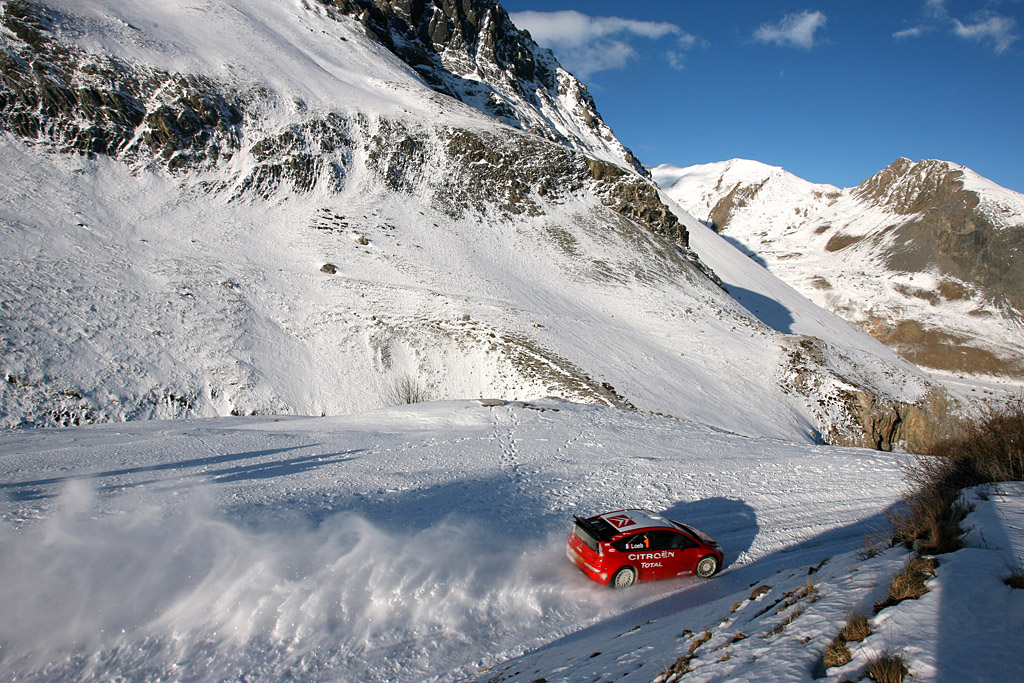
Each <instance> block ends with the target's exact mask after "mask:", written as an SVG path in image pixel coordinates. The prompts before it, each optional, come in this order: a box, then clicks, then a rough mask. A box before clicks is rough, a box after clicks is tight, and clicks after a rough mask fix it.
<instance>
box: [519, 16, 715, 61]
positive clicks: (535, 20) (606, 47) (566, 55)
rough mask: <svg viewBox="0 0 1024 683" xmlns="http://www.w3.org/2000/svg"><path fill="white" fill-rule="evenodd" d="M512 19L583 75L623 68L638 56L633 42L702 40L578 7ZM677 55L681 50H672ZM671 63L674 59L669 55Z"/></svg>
mask: <svg viewBox="0 0 1024 683" xmlns="http://www.w3.org/2000/svg"><path fill="white" fill-rule="evenodd" d="M509 16H510V17H511V18H512V22H513V23H514V24H515V25H516V26H518V27H519V28H522V29H526V30H527V31H529V32H530V35H531V36H533V39H534V40H536V41H537V42H538V43H539V44H541V45H543V46H545V47H549V48H551V49H552V50H554V51H555V53H556V54H557V55H558V59H559V61H560V62H561V63H562V64H563V65H564V66H565V67H566V68H568V69H569V70H570V71H572V72H573V73H575V74H576V75H577V76H579V77H581V78H588V77H589V76H590V75H592V74H594V73H596V72H598V71H604V70H607V69H620V68H623V67H625V66H626V64H628V63H629V62H630V61H631V60H632V59H635V58H636V57H637V51H636V49H635V48H634V47H633V44H632V42H631V41H633V40H636V39H646V40H660V39H662V38H668V37H671V38H674V39H675V40H676V42H677V43H678V45H679V47H680V48H681V49H684V50H685V49H690V48H693V47H695V46H698V45H701V44H702V43H703V41H702V40H701V39H700V38H698V37H696V36H694V35H691V34H689V33H687V32H686V31H684V30H683V29H681V28H679V27H678V26H676V25H675V24H671V23H669V22H665V21H638V20H636V19H623V18H620V17H591V16H589V15H586V14H583V13H581V12H577V11H575V10H562V11H557V12H536V11H528V12H512V13H510V14H509ZM673 54H676V55H677V56H678V53H673ZM670 64H671V58H670Z"/></svg>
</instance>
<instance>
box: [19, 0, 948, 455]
mask: <svg viewBox="0 0 1024 683" xmlns="http://www.w3.org/2000/svg"><path fill="white" fill-rule="evenodd" d="M374 7H375V8H376V9H374V8H371V7H370V6H369V5H368V4H367V3H360V2H339V3H322V2H317V3H309V2H302V1H301V0H296V1H294V2H284V3H280V2H270V1H269V0H260V1H257V2H245V3H242V2H236V1H234V0H218V1H216V2H214V1H211V2H207V3H204V4H200V5H196V4H194V3H183V2H182V3H178V2H171V3H163V4H161V5H160V6H158V7H150V6H146V7H142V6H139V5H138V4H137V3H132V2H127V1H126V0H125V1H120V0H106V1H103V0H87V1H80V0H75V1H74V2H71V1H70V0H66V1H65V0H52V1H48V2H46V3H29V2H20V1H19V2H6V3H3V5H2V8H3V10H2V11H3V15H2V22H0V23H2V26H3V29H2V35H3V45H4V48H3V59H2V60H0V71H2V74H3V80H2V88H3V90H2V91H0V122H2V127H3V139H2V145H0V162H2V163H3V165H4V167H5V168H6V169H8V170H9V174H8V177H9V179H10V180H9V182H7V183H5V184H4V186H3V188H2V189H0V192H2V193H3V194H2V202H0V225H2V228H3V230H4V234H5V241H6V242H7V243H8V244H9V245H10V247H9V248H7V249H5V251H4V253H3V255H2V256H0V258H2V259H3V277H2V279H0V287H2V288H3V303H4V309H3V334H4V337H3V343H4V353H3V368H2V370H3V373H4V378H5V381H4V382H3V383H0V415H2V419H3V423H4V424H5V425H7V426H17V425H24V424H41V425H54V424H58V425H61V424H64V425H66V424H79V423H88V422H103V421H110V420H114V421H117V420H127V419H139V418H151V417H174V416H215V415H228V414H255V413H259V414H284V413H292V414H338V413H350V412H357V411H361V410H365V409H369V408H374V407H377V406H381V405H388V404H393V403H395V402H396V401H400V400H401V397H400V396H398V397H396V391H397V389H399V388H401V387H402V386H406V387H412V388H415V389H416V390H417V391H416V392H415V393H418V394H420V395H426V396H428V397H430V398H434V399H443V398H464V397H480V396H497V397H501V398H507V399H516V398H519V399H522V398H533V397H539V396H548V395H553V396H560V397H563V398H566V399H570V400H575V401H584V402H591V403H602V404H608V405H615V406H622V407H636V408H639V409H642V410H649V411H654V412H660V413H669V414H673V415H680V416H685V417H687V418H689V419H693V420H696V421H699V422H703V423H706V424H711V425H715V426H717V427H720V428H724V429H729V430H733V431H737V432H741V433H745V434H751V435H757V436H762V435H763V436H773V437H783V438H798V439H810V440H812V441H813V440H818V439H822V438H823V439H826V440H828V441H832V442H837V443H851V444H865V445H872V446H876V447H882V448H888V447H891V446H892V445H893V444H895V443H897V442H901V441H902V442H905V443H907V444H908V445H910V447H912V448H922V447H924V445H925V444H927V443H928V441H929V440H930V439H932V438H934V437H935V436H936V435H937V434H941V433H942V431H943V430H946V429H949V428H950V427H951V425H952V424H953V422H951V421H950V420H951V418H950V415H951V414H952V412H954V411H953V410H951V407H954V406H955V405H956V402H957V399H956V398H955V397H953V396H949V395H948V394H946V393H945V391H944V390H943V389H942V388H941V387H939V386H938V385H936V384H935V383H934V382H932V381H931V380H930V379H929V378H928V377H927V376H926V375H924V374H922V373H921V372H920V371H919V370H917V368H915V367H914V366H912V365H910V364H908V363H906V362H904V361H902V360H901V359H899V358H898V357H897V356H895V355H894V354H892V353H891V352H890V351H889V350H888V349H886V348H885V347H883V346H882V345H880V344H877V343H875V342H874V341H873V340H871V339H870V338H869V337H868V336H867V335H863V334H860V333H858V332H856V331H855V330H853V329H852V328H850V327H849V326H848V325H846V324H845V323H843V322H842V321H840V320H838V319H835V318H833V317H832V316H830V315H827V314H825V313H824V312H823V311H821V310H820V309H819V308H818V307H816V306H814V305H811V304H810V303H808V302H807V300H806V299H804V298H803V297H800V296H798V295H795V293H794V292H793V291H792V290H791V289H790V288H788V287H786V286H785V285H783V284H782V283H781V282H779V281H778V280H775V279H772V278H768V279H766V278H765V277H764V275H765V274H764V273H763V271H761V270H760V269H750V268H749V267H748V265H747V264H746V263H745V261H746V260H745V259H743V258H742V257H741V256H739V255H738V253H737V252H736V251H735V250H734V249H732V248H731V247H729V245H727V244H726V243H724V242H723V241H722V240H721V239H720V238H719V237H717V236H716V235H714V234H713V233H711V232H710V231H708V230H707V229H706V228H705V227H704V226H702V225H701V224H700V223H699V222H697V221H695V220H693V219H692V218H691V217H690V216H689V215H687V214H686V213H685V212H684V211H681V210H678V208H676V207H671V206H670V205H669V204H666V203H665V202H664V201H663V200H662V198H661V197H660V196H659V193H658V190H657V188H656V186H654V185H653V184H652V183H651V182H650V181H649V180H647V179H646V178H645V177H643V176H642V175H641V174H640V173H638V172H636V171H635V170H634V168H633V162H632V157H631V155H629V154H628V153H627V152H626V151H625V150H624V148H622V147H621V145H620V144H619V143H618V142H617V141H615V140H614V137H613V136H611V133H610V131H608V130H607V128H606V127H603V124H600V119H599V117H598V116H597V115H596V111H595V110H594V109H593V105H592V101H591V100H590V99H589V98H588V97H586V96H585V89H584V88H583V87H582V86H581V85H579V84H578V83H576V82H575V81H574V80H573V79H572V78H571V76H569V75H568V74H567V73H565V72H564V71H562V70H560V69H558V68H557V66H556V65H555V64H554V62H553V61H552V58H551V56H550V54H549V53H546V52H544V51H542V50H540V49H539V48H536V46H535V45H534V44H533V43H532V41H530V40H529V38H528V36H527V35H526V34H521V33H519V32H517V31H516V30H515V29H514V27H512V26H511V24H509V23H508V22H507V20H506V15H505V14H504V10H502V9H501V8H500V6H498V5H497V4H496V3H493V2H485V1H483V0H474V1H473V2H461V3H432V4H430V3H428V4H419V3H413V4H409V3H403V2H397V1H396V2H393V3H390V4H389V3H384V2H379V3H375V4H374ZM438 12H440V13H438ZM428 15H429V16H430V17H431V19H430V20H429V21H427V17H428ZM424 22H426V23H424ZM431 26H433V29H431ZM385 28H386V29H387V31H386V32H385ZM424 31H426V34H425V33H424ZM224 36H232V39H231V40H224V39H223V37H224ZM400 57H401V58H400ZM410 64H412V66H410ZM530 64H533V70H532V71H531V70H530V67H529V65H530ZM444 93H447V94H444ZM482 93H483V94H482ZM485 94H486V96H485ZM451 95H455V96H456V97H452V96H451ZM499 101H500V102H501V103H503V104H502V105H501V106H500V107H499V109H501V112H504V113H501V114H500V116H499V117H498V119H499V120H496V119H495V116H494V114H495V112H496V111H497V110H495V109H494V107H498V106H499V105H498V104H496V103H498V102H499ZM467 102H469V103H470V104H472V105H475V106H469V105H467V104H466V103H467ZM477 107H480V108H479V109H478V108H477ZM581 121H582V122H583V123H581ZM584 124H586V125H584ZM524 129H527V130H524ZM530 130H533V132H529V131H530ZM691 239H692V240H694V241H695V242H699V243H700V249H699V251H697V252H695V251H694V249H693V248H691V246H690V241H691ZM697 253H700V257H698V256H697ZM716 274H717V275H716ZM724 275H728V277H729V278H730V279H731V281H730V283H729V284H731V285H732V293H733V295H734V296H736V298H733V297H731V296H729V295H728V294H727V293H726V292H725V291H724V290H723V289H722V288H721V286H720V284H719V282H720V281H719V280H718V277H719V276H724ZM744 293H746V294H744ZM737 299H739V302H738V301H737ZM397 393H399V394H400V393H401V392H400V391H397Z"/></svg>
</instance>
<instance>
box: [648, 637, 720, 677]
mask: <svg viewBox="0 0 1024 683" xmlns="http://www.w3.org/2000/svg"><path fill="white" fill-rule="evenodd" d="M709 640H711V631H704V632H703V633H701V634H700V635H699V636H697V637H696V638H694V639H693V642H691V643H690V650H689V652H687V653H686V654H685V655H683V656H681V657H679V658H678V659H676V661H675V662H673V663H672V665H671V666H669V667H667V668H666V669H665V670H664V671H662V672H661V673H660V674H659V675H658V677H657V678H658V679H660V680H661V681H662V682H663V683H672V682H673V681H678V680H679V679H680V678H682V677H683V675H684V674H686V673H687V672H689V671H690V662H691V661H692V660H693V658H694V656H695V655H696V654H697V648H699V647H700V646H701V645H703V644H704V643H706V642H708V641H709Z"/></svg>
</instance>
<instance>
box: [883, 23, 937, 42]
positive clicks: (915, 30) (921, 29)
mask: <svg viewBox="0 0 1024 683" xmlns="http://www.w3.org/2000/svg"><path fill="white" fill-rule="evenodd" d="M928 31H929V28H928V27H927V26H913V27H911V28H905V29H903V30H902V31H896V32H895V33H893V34H892V37H893V38H895V39H896V40H903V39H904V38H920V37H921V36H923V35H924V34H925V33H927V32H928Z"/></svg>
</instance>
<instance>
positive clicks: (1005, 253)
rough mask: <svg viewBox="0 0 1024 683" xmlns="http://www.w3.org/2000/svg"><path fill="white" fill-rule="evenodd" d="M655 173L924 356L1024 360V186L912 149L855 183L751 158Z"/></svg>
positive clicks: (770, 259)
mask: <svg viewBox="0 0 1024 683" xmlns="http://www.w3.org/2000/svg"><path fill="white" fill-rule="evenodd" d="M654 177H655V179H656V180H657V182H658V183H659V185H661V186H662V187H663V188H664V189H665V191H666V192H667V193H668V195H669V196H671V197H672V198H673V199H675V200H676V201H678V202H679V203H680V204H681V205H682V206H684V207H685V208H686V209H687V210H688V211H690V212H692V213H693V214H694V215H695V216H698V217H700V218H702V219H705V220H706V221H707V222H709V223H710V224H713V225H714V226H715V227H716V229H718V230H719V231H720V232H722V233H723V234H724V235H725V236H726V237H727V238H728V239H729V240H731V241H733V242H734V243H736V244H737V245H739V246H740V247H741V248H742V249H744V250H745V251H747V252H748V253H749V254H750V255H751V256H752V257H753V258H754V259H756V260H758V261H759V262H761V263H762V264H764V265H765V266H766V267H767V268H768V269H769V270H771V271H772V273H774V274H775V275H778V276H779V277H780V278H782V279H783V280H785V281H786V282H788V283H790V284H791V285H793V287H795V288H796V289H797V290H798V291H799V292H800V293H801V294H803V295H804V296H806V297H808V298H809V299H811V300H812V301H814V302H815V303H817V304H819V305H820V306H822V307H824V308H826V309H828V310H831V311H833V312H836V313H838V314H839V315H841V316H843V317H844V318H846V319H847V320H850V321H852V322H854V323H856V324H857V325H859V326H861V327H862V328H864V329H866V330H867V331H869V332H871V333H872V334H873V335H875V336H876V337H877V338H879V339H881V340H882V341H884V342H886V343H888V344H889V345H891V346H892V347H893V348H894V349H896V350H898V351H899V352H900V353H901V354H903V355H904V356H906V357H907V358H909V359H910V360H912V361H914V362H916V363H918V364H920V365H923V366H925V367H929V368H934V369H938V370H943V371H947V372H957V373H964V374H968V375H972V376H1000V377H1007V378H1014V379H1019V378H1020V377H1021V376H1022V374H1024V352H1022V351H1021V349H1022V348H1024V329H1022V327H1021V311H1022V310H1024V290H1022V289H1021V282H1022V281H1024V278H1022V274H1024V266H1022V264H1021V263H1020V260H1019V257H1018V256H1017V254H1018V251H1019V245H1020V243H1021V240H1022V238H1024V196H1022V195H1020V194H1018V193H1015V192H1012V191H1010V190H1007V189H1005V188H1002V187H999V186H997V185H995V184H994V183H992V182H991V181H988V180H986V179H984V178H982V177H980V176H978V175H977V174H976V173H974V172H973V171H971V170H970V169H967V168H964V167H962V166H958V165H956V164H952V163H949V162H941V161H922V162H919V163H916V164H915V163H913V162H911V161H909V160H907V159H900V160H897V161H896V162H895V163H894V164H893V165H891V166H890V167H888V168H887V169H885V170H883V171H881V172H880V173H878V174H877V175H875V176H873V177H872V178H869V179H868V180H865V181H864V182H863V183H862V184H861V185H859V186H858V187H855V188H848V189H842V190H841V189H839V188H836V187H833V186H830V185H816V184H813V183H809V182H807V181H804V180H802V179H800V178H797V177H796V176H794V175H792V174H790V173H788V172H786V171H785V170H783V169H781V168H776V167H771V166H767V165H765V164H760V163H758V162H754V161H746V160H741V159H734V160H732V161H727V162H721V163H715V164H704V165H701V166H694V167H690V168H677V167H674V166H668V165H666V166H661V167H658V168H656V169H654Z"/></svg>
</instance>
